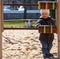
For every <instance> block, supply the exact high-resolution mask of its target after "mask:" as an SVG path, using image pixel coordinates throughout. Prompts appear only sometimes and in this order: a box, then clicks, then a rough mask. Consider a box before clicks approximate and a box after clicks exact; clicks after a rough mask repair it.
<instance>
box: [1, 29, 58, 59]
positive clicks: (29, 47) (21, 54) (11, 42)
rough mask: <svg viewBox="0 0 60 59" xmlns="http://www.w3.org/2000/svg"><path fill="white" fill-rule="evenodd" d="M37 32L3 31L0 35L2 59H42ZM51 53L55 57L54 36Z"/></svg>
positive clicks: (56, 41)
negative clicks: (0, 39) (0, 36)
mask: <svg viewBox="0 0 60 59" xmlns="http://www.w3.org/2000/svg"><path fill="white" fill-rule="evenodd" d="M41 48H42V46H41V43H40V41H39V33H38V30H4V32H3V33H2V58H3V59H43V56H42V51H41ZM51 53H53V54H54V56H57V53H58V37H57V34H56V33H55V34H54V41H53V47H52V49H51Z"/></svg>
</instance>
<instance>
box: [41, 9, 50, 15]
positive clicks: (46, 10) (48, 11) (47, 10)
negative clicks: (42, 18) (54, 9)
mask: <svg viewBox="0 0 60 59" xmlns="http://www.w3.org/2000/svg"><path fill="white" fill-rule="evenodd" d="M43 12H47V13H48V15H49V14H50V10H49V9H41V10H40V13H41V15H42V13H43Z"/></svg>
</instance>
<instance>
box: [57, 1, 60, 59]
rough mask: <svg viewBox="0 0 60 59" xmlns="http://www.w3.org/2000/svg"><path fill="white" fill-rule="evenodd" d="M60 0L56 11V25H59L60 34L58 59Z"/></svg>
mask: <svg viewBox="0 0 60 59" xmlns="http://www.w3.org/2000/svg"><path fill="white" fill-rule="evenodd" d="M59 11H60V0H59V1H58V3H57V9H56V24H57V32H58V57H59V59H60V12H59Z"/></svg>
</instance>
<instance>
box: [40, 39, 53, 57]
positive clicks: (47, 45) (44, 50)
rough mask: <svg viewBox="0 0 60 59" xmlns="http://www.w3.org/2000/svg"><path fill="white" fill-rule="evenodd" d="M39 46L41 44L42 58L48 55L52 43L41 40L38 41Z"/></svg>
mask: <svg viewBox="0 0 60 59" xmlns="http://www.w3.org/2000/svg"><path fill="white" fill-rule="evenodd" d="M40 42H41V44H42V53H43V56H44V54H50V50H51V48H52V42H49V43H48V42H45V41H43V40H40Z"/></svg>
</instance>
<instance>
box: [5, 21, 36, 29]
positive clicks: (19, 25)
mask: <svg viewBox="0 0 60 59" xmlns="http://www.w3.org/2000/svg"><path fill="white" fill-rule="evenodd" d="M35 24H36V22H35V21H33V22H32V25H33V26H34V25H35ZM24 27H25V22H24V21H16V22H6V21H5V22H4V28H24Z"/></svg>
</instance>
